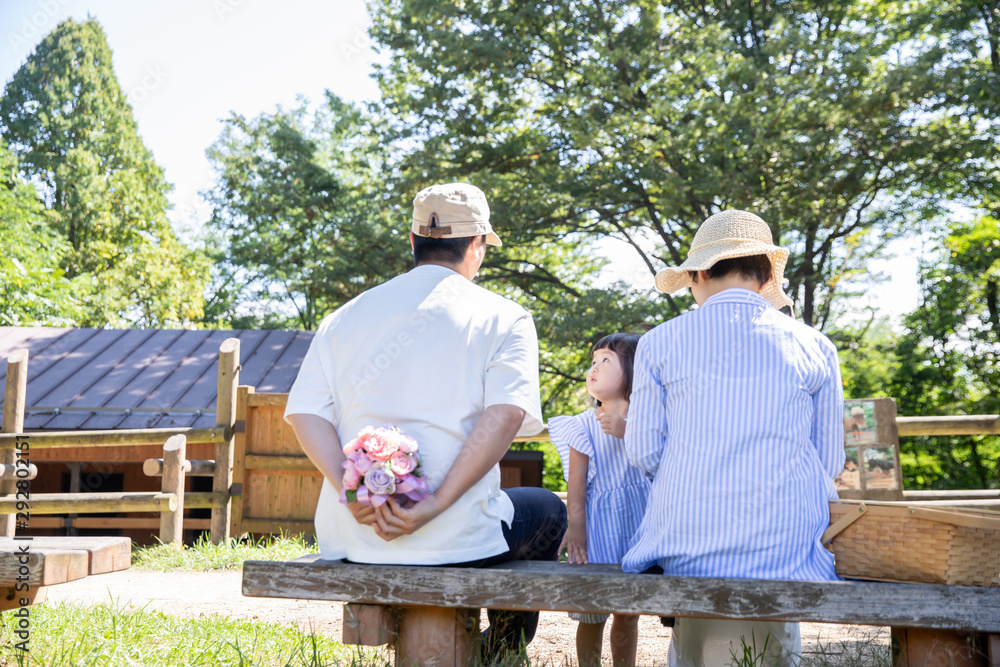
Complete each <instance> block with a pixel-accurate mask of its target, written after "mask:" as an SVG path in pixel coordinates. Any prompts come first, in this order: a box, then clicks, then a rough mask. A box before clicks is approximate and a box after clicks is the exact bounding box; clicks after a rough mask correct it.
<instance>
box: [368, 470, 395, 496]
mask: <svg viewBox="0 0 1000 667" xmlns="http://www.w3.org/2000/svg"><path fill="white" fill-rule="evenodd" d="M365 486H367V487H368V491H369V492H370V493H377V494H379V495H382V496H387V495H389V494H390V493H395V492H396V477H395V476H394V475H393V474H392V471H391V470H386V466H385V465H375V466H372V469H371V470H369V471H368V473H367V474H365Z"/></svg>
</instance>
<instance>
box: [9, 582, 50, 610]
mask: <svg viewBox="0 0 1000 667" xmlns="http://www.w3.org/2000/svg"><path fill="white" fill-rule="evenodd" d="M21 598H27V599H28V604H29V605H32V604H38V603H40V602H44V601H45V587H44V586H32V587H31V590H30V591H18V590H16V589H15V587H14V586H5V587H3V588H0V611H9V610H11V609H20V608H21V606H22V605H21Z"/></svg>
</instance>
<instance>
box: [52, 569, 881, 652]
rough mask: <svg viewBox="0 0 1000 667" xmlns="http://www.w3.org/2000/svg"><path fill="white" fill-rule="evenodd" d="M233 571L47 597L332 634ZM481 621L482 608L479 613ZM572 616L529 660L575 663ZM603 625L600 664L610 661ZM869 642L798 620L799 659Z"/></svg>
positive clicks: (108, 579) (544, 619)
mask: <svg viewBox="0 0 1000 667" xmlns="http://www.w3.org/2000/svg"><path fill="white" fill-rule="evenodd" d="M241 577H242V573H241V572H222V571H218V572H166V573H164V572H145V571H139V570H127V571H124V572H116V573H113V574H103V575H99V576H94V577H87V578H86V579H81V580H78V581H74V582H70V583H68V584H62V585H59V586H54V587H52V588H50V589H49V590H48V594H47V601H48V602H69V603H97V602H110V601H114V604H116V605H117V606H119V607H120V608H128V607H134V608H146V609H148V610H157V611H162V612H164V613H167V614H171V615H174V616H180V617H186V618H199V617H202V616H210V615H213V614H218V615H222V616H229V617H237V618H245V619H249V620H253V621H258V622H263V623H295V624H296V625H298V626H299V627H300V628H302V629H303V630H305V631H310V630H312V631H315V632H319V633H322V634H325V635H329V636H331V637H333V638H334V639H337V640H339V639H340V630H341V621H342V609H343V605H342V604H341V603H337V602H318V601H313V600H284V599H277V598H249V597H244V596H243V595H242V593H241ZM482 624H483V627H486V615H485V613H484V614H483V619H482ZM608 626H610V623H609V624H608ZM639 630H640V634H639V652H638V660H637V662H638V664H639V665H643V666H645V665H664V664H666V655H667V647H668V645H669V643H670V630H669V629H668V628H664V627H663V626H662V625H661V624H660V621H659V619H658V618H656V617H651V616H644V617H642V619H641V620H640V626H639ZM575 634H576V622H575V621H572V620H570V619H569V618H568V617H567V616H566V614H565V613H563V612H542V615H541V620H540V623H539V627H538V632H537V634H536V635H535V640H534V641H533V642H532V643H531V645H530V646H529V648H528V653H529V655H530V656H531V659H532V664H539V665H548V666H549V667H560V666H563V665H574V664H575V662H576V660H575V659H576V645H575ZM607 635H608V630H607V629H606V630H605V647H604V663H605V664H608V665H610V649H609V647H608V644H607ZM873 638H874V641H876V642H878V643H881V644H888V642H889V631H888V628H874V627H862V626H841V625H825V624H811V623H803V624H802V648H803V657H804V658H805V660H804V663H808V662H810V658H811V657H813V658H814V657H815V656H816V655H818V654H825V655H826V656H828V658H832V659H833V664H836V662H837V661H836V655H838V654H840V653H841V651H843V650H844V649H845V647H846V649H847V651H848V653H850V648H851V645H852V644H855V643H863V642H868V641H871V640H872V639H873Z"/></svg>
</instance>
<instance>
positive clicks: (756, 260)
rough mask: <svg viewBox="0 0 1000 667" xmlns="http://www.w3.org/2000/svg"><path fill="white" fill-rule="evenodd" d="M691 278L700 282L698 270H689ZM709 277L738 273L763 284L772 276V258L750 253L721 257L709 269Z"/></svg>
mask: <svg viewBox="0 0 1000 667" xmlns="http://www.w3.org/2000/svg"><path fill="white" fill-rule="evenodd" d="M688 273H690V274H691V280H693V281H694V282H698V272H697V271H688ZM707 273H708V277H709V278H722V277H724V276H728V275H730V274H733V273H736V274H739V275H740V276H741V277H743V278H746V279H747V280H754V281H756V282H757V283H758V284H759V285H763V284H764V283H766V282H767V281H768V279H770V277H771V260H770V259H768V257H767V255H750V256H749V257H730V258H729V259H720V260H719V261H718V262H716V263H715V264H713V265H712V266H711V267H709V268H708V269H707Z"/></svg>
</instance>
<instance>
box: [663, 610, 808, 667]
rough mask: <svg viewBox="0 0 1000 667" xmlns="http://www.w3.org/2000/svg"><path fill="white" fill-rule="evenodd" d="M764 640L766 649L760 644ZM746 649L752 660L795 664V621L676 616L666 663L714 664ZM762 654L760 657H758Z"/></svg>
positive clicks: (798, 648)
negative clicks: (751, 655) (731, 619)
mask: <svg viewBox="0 0 1000 667" xmlns="http://www.w3.org/2000/svg"><path fill="white" fill-rule="evenodd" d="M765 642H767V650H766V651H765V650H764V644H765ZM744 647H746V651H747V653H752V654H753V658H754V660H753V663H752V664H759V665H767V666H768V667H770V666H771V665H780V666H781V667H797V665H798V664H799V659H800V657H801V656H802V638H801V636H800V635H799V624H798V623H781V622H768V621H729V620H720V619H707V618H678V619H675V620H674V628H673V631H672V633H671V635H670V651H669V653H668V654H667V664H668V665H670V667H717V666H719V665H728V664H730V663H733V662H737V661H738V660H739V659H740V658H742V657H743V655H744ZM760 656H763V661H759V658H760Z"/></svg>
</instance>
